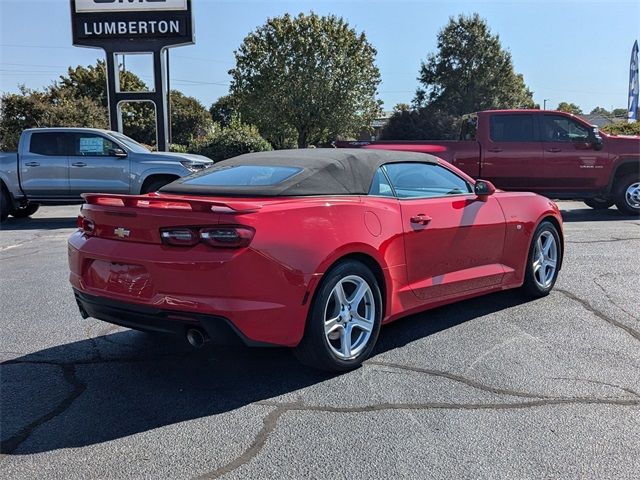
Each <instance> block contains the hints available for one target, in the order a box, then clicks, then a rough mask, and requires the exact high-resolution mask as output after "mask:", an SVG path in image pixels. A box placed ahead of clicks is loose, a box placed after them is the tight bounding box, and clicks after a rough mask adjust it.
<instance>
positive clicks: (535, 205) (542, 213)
mask: <svg viewBox="0 0 640 480" xmlns="http://www.w3.org/2000/svg"><path fill="white" fill-rule="evenodd" d="M495 195H496V198H497V199H498V202H499V203H500V206H501V207H502V210H503V212H504V216H505V221H506V231H505V247H504V256H503V263H504V264H505V265H507V266H509V267H511V268H513V269H514V271H513V273H511V274H509V275H508V276H507V277H506V278H505V279H504V288H513V287H517V286H519V285H522V283H523V282H524V274H525V270H526V262H527V258H528V255H529V247H530V245H531V240H532V238H533V233H534V232H535V229H536V228H537V227H538V225H539V224H540V222H542V221H543V220H544V219H547V218H552V219H554V220H555V221H556V223H557V224H558V225H559V226H560V232H559V233H560V237H561V243H562V252H563V255H564V235H563V233H562V217H561V215H560V211H559V210H558V206H557V205H556V204H555V203H554V202H553V201H551V200H549V199H548V198H546V197H543V196H540V195H537V194H535V193H529V192H498V193H496V194H495Z"/></svg>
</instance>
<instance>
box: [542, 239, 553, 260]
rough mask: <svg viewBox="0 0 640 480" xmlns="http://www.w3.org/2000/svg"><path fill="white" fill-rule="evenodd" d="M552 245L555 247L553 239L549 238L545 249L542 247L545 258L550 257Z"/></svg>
mask: <svg viewBox="0 0 640 480" xmlns="http://www.w3.org/2000/svg"><path fill="white" fill-rule="evenodd" d="M552 245H553V240H552V239H551V237H547V241H546V243H545V244H544V247H542V253H543V254H544V256H545V257H549V251H550V250H551V246H552Z"/></svg>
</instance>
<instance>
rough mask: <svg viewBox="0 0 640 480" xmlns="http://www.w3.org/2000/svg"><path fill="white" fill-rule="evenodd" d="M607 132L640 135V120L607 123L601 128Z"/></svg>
mask: <svg viewBox="0 0 640 480" xmlns="http://www.w3.org/2000/svg"><path fill="white" fill-rule="evenodd" d="M601 130H602V131H603V132H605V133H609V134H611V135H638V136H640V122H633V123H627V122H626V121H624V122H616V123H611V124H609V125H605V126H604V127H602V128H601Z"/></svg>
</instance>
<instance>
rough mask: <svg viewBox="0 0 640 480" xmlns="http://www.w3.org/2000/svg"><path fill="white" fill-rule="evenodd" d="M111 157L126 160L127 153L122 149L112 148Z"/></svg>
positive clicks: (110, 150)
mask: <svg viewBox="0 0 640 480" xmlns="http://www.w3.org/2000/svg"><path fill="white" fill-rule="evenodd" d="M109 155H110V156H112V157H118V158H125V157H126V156H127V152H125V151H124V150H123V149H121V148H111V149H109Z"/></svg>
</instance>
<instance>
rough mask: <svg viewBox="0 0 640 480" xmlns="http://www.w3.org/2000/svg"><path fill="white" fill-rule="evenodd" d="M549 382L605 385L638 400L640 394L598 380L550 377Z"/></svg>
mask: <svg viewBox="0 0 640 480" xmlns="http://www.w3.org/2000/svg"><path fill="white" fill-rule="evenodd" d="M551 380H567V381H570V382H586V383H593V384H595V385H606V386H607V387H612V388H617V389H620V390H622V391H623V392H627V393H629V394H631V395H633V396H634V397H637V398H640V394H638V392H636V391H635V390H633V389H631V388H628V387H623V386H622V385H616V384H615V383H607V382H601V381H600V380H590V379H588V378H569V377H552V378H551Z"/></svg>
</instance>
